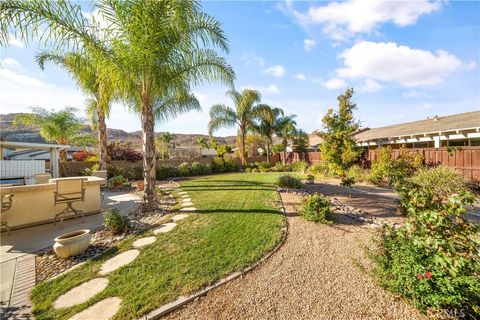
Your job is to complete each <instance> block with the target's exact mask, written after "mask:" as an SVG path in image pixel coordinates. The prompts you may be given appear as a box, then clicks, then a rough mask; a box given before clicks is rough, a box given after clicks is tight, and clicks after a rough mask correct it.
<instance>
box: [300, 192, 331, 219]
mask: <svg viewBox="0 0 480 320" xmlns="http://www.w3.org/2000/svg"><path fill="white" fill-rule="evenodd" d="M298 212H299V213H300V214H301V215H302V216H303V217H304V218H305V220H308V221H313V222H321V223H327V224H329V223H332V221H333V218H332V210H331V202H330V200H329V199H328V198H327V197H325V196H323V195H321V194H318V193H315V194H313V195H309V196H306V197H305V198H304V199H303V202H302V206H301V207H300V210H299V211H298Z"/></svg>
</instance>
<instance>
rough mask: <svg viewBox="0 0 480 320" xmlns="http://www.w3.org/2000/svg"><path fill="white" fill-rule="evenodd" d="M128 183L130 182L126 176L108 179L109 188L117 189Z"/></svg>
mask: <svg viewBox="0 0 480 320" xmlns="http://www.w3.org/2000/svg"><path fill="white" fill-rule="evenodd" d="M126 182H128V180H127V179H126V178H125V177H124V176H121V175H120V176H113V177H111V178H108V180H107V187H109V188H113V189H116V188H118V187H121V186H123V185H124V184H125V183H126Z"/></svg>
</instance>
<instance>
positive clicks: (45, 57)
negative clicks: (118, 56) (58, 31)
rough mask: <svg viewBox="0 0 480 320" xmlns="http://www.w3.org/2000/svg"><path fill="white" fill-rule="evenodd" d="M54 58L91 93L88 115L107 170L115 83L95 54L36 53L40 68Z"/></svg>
mask: <svg viewBox="0 0 480 320" xmlns="http://www.w3.org/2000/svg"><path fill="white" fill-rule="evenodd" d="M47 61H51V62H53V63H55V64H57V65H60V66H63V67H64V68H65V69H66V70H67V71H68V72H69V73H70V74H71V75H72V76H73V78H74V79H75V80H76V82H77V83H78V85H79V87H80V88H81V89H82V90H83V91H84V92H85V93H86V94H88V95H90V96H91V98H90V99H88V100H87V108H86V111H87V114H88V115H89V118H90V119H91V126H92V128H93V129H96V130H97V135H98V156H99V164H100V169H101V170H106V169H107V162H108V154H107V143H108V137H107V124H106V122H105V119H106V118H107V117H108V116H109V114H110V102H111V101H112V99H113V97H114V89H113V88H114V85H113V83H112V81H111V79H110V78H109V76H108V72H106V70H105V69H101V68H100V66H99V64H97V63H96V61H95V59H94V58H93V57H88V55H83V56H81V55H80V54H78V53H74V52H67V53H58V52H53V51H43V52H42V53H40V54H38V55H37V62H38V64H39V65H40V68H41V69H42V70H43V69H44V68H45V62H47Z"/></svg>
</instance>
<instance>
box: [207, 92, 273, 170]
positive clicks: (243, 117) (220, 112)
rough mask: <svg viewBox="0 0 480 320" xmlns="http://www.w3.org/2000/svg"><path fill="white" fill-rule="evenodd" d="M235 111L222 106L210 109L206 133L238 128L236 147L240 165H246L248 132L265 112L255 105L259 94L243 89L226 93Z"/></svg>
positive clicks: (264, 107) (217, 105) (264, 108)
mask: <svg viewBox="0 0 480 320" xmlns="http://www.w3.org/2000/svg"><path fill="white" fill-rule="evenodd" d="M227 95H229V96H230V97H231V98H232V100H233V103H234V104H235V109H233V108H231V107H228V106H226V105H224V104H216V105H214V106H212V108H211V109H210V122H209V123H208V132H209V134H210V135H212V134H213V132H214V131H216V130H218V129H220V128H230V127H233V126H238V130H237V146H238V148H239V151H240V158H241V160H242V165H246V164H247V154H246V153H247V150H246V148H245V145H246V138H247V133H248V131H250V130H252V128H253V124H254V121H255V119H256V118H258V117H259V115H260V113H262V112H267V110H266V106H265V105H257V104H258V103H259V102H260V99H261V96H260V92H258V91H256V90H252V89H244V90H243V91H242V92H238V91H236V90H229V91H227Z"/></svg>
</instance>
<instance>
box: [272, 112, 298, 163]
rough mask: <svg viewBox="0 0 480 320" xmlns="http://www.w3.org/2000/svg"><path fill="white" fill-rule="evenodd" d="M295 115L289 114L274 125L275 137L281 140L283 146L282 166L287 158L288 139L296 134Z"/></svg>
mask: <svg viewBox="0 0 480 320" xmlns="http://www.w3.org/2000/svg"><path fill="white" fill-rule="evenodd" d="M295 117H296V115H294V114H291V115H288V116H283V117H280V118H278V119H277V121H276V124H275V135H276V136H277V137H280V138H281V139H282V145H283V164H285V160H286V157H287V144H288V139H291V138H292V137H293V136H294V135H295V133H296V132H297V128H296V126H297V123H296V122H295V120H294V119H295Z"/></svg>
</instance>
